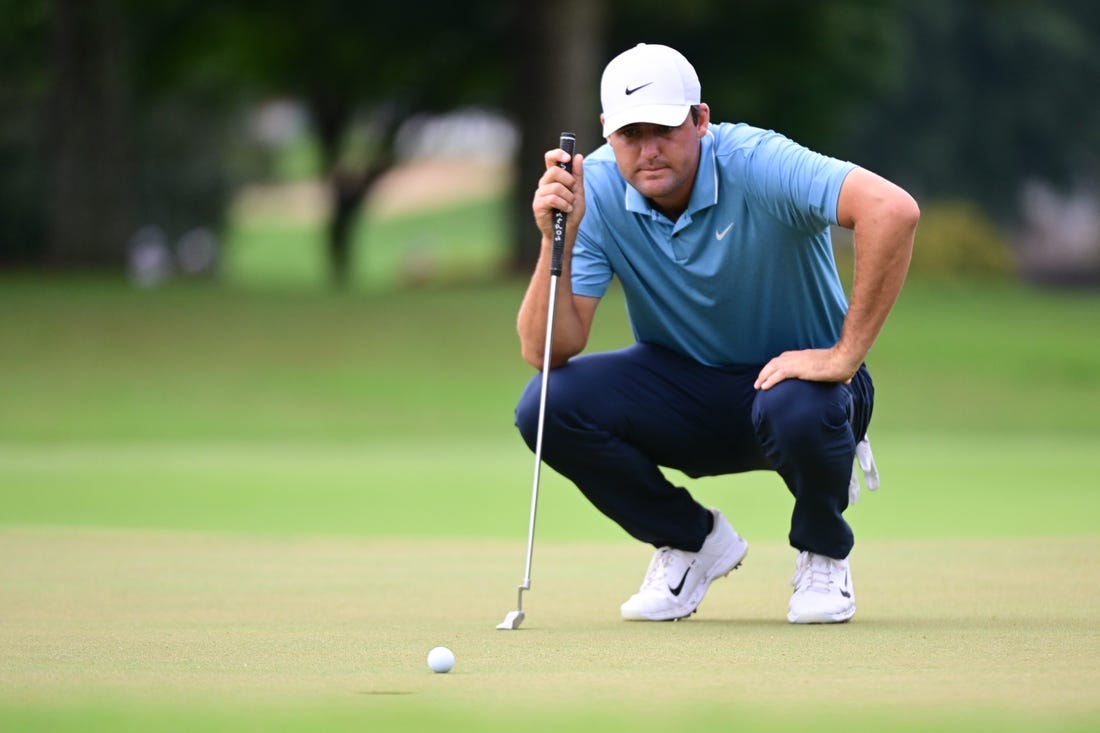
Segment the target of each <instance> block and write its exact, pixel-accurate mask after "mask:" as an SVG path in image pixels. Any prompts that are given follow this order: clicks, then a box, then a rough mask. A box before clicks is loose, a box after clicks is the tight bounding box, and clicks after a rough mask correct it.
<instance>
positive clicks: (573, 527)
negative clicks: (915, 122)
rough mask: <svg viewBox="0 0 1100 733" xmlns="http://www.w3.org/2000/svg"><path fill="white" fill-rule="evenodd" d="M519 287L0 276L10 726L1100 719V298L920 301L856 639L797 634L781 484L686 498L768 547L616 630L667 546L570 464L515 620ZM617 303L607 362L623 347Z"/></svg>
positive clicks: (819, 631) (900, 331)
mask: <svg viewBox="0 0 1100 733" xmlns="http://www.w3.org/2000/svg"><path fill="white" fill-rule="evenodd" d="M523 285H524V284H523V283H522V282H519V281H516V282H503V283H497V284H484V285H477V286H472V285H471V286H467V287H452V288H435V289H426V290H421V291H411V292H410V291H400V290H377V291H368V292H350V293H347V294H343V295H338V294H327V293H323V292H311V291H308V290H294V291H286V292H276V291H273V290H265V289H258V290H248V289H241V288H228V287H226V288H219V287H216V286H209V287H204V286H196V285H173V286H171V287H168V288H166V289H163V290H157V291H134V290H131V289H129V288H128V287H126V286H125V285H123V284H121V283H117V282H109V281H104V280H101V279H92V278H88V279H77V278H71V279H70V278H59V279H56V280H31V279H23V278H18V277H11V276H9V277H6V278H4V279H2V280H0V309H2V311H3V312H4V313H5V314H6V315H5V317H4V318H3V319H0V343H3V344H4V349H5V351H4V359H3V361H2V362H0V377H2V379H0V406H2V409H0V507H2V509H0V557H2V558H3V559H2V560H0V617H2V619H3V621H2V623H0V729H4V730H9V729H10V730H22V729H33V730H43V729H45V730H49V729H57V730H84V729H100V728H102V729H112V730H147V729H173V728H178V729H181V730H182V729H188V730H190V729H194V728H198V727H203V728H208V729H218V730H242V729H256V730H288V731H295V730H321V729H324V730H361V729H364V728H369V729H397V730H404V729H407V730H427V729H431V728H433V727H437V726H438V727H442V726H446V727H447V728H448V730H471V731H475V730H476V731H483V730H489V731H495V730H514V729H516V728H517V727H520V726H522V727H523V728H524V729H526V730H560V729H577V730H589V729H591V730H607V731H615V730H624V731H625V730H630V731H648V730H654V731H656V730H662V731H663V730H668V729H669V728H676V729H679V728H684V729H688V728H699V729H727V728H731V727H739V728H742V729H745V730H787V729H792V728H794V727H806V726H812V727H813V728H814V729H815V730H845V731H849V730H851V729H852V727H853V726H855V727H856V728H858V729H866V730H925V729H937V730H960V731H961V730H968V731H969V730H975V729H996V730H1009V731H1012V730H1094V729H1095V728H1096V727H1097V726H1098V725H1100V703H1097V702H1096V700H1095V698H1096V695H1095V692H1094V691H1095V690H1096V689H1097V688H1098V686H1100V663H1098V660H1100V643H1098V638H1100V637H1098V636H1097V634H1096V631H1095V629H1096V628H1097V625H1098V623H1100V574H1098V573H1097V571H1096V569H1095V563H1093V562H1092V558H1095V557H1096V555H1097V552H1098V551H1100V533H1098V532H1097V529H1096V527H1097V520H1098V519H1100V499H1098V498H1097V495H1096V494H1097V492H1096V490H1095V489H1096V477H1097V476H1098V475H1100V451H1098V450H1097V446H1098V445H1100V341H1098V340H1097V339H1096V337H1095V325H1096V324H1097V323H1100V298H1097V297H1096V296H1095V295H1090V294H1048V293H1041V292H1035V291H1030V290H1026V289H1022V288H1016V287H1011V286H962V285H959V286H953V287H946V286H932V285H926V284H921V283H912V284H911V285H910V287H908V288H907V290H906V292H905V294H904V295H903V298H902V300H901V302H900V303H899V304H898V307H897V309H896V311H895V313H894V314H893V315H892V317H891V321H890V323H889V324H888V325H887V329H886V332H885V333H884V335H883V338H882V339H881V341H880V342H879V344H878V346H877V347H876V349H875V351H874V353H873V354H872V356H871V358H870V359H869V364H870V367H871V370H872V373H873V374H874V376H875V379H876V383H877V385H876V386H877V390H878V398H877V404H876V415H875V418H874V422H873V424H872V429H871V436H872V441H873V443H874V446H875V454H876V459H877V461H878V464H879V469H880V471H881V474H882V481H883V488H882V489H881V490H880V491H879V492H877V493H875V494H869V495H868V494H865V495H864V496H863V498H862V499H861V501H860V503H859V504H858V505H857V506H855V507H853V508H852V509H851V510H850V512H849V517H850V519H851V521H852V524H853V526H854V527H855V530H856V533H857V548H856V552H855V554H854V556H853V570H854V577H855V582H856V590H857V596H858V600H859V609H860V610H859V613H858V614H857V616H856V619H855V620H854V621H853V623H851V624H848V625H845V626H841V627H832V628H809V629H803V628H795V627H791V626H789V625H787V624H786V623H785V621H784V614H785V612H786V598H787V593H788V590H789V589H788V586H787V585H786V583H787V580H788V579H789V578H790V574H791V572H792V571H793V552H791V551H790V550H789V548H787V547H786V546H785V535H786V529H787V519H788V515H789V511H790V499H789V497H788V496H787V494H786V490H785V489H784V488H783V487H782V485H781V483H779V481H778V479H777V478H776V477H775V476H773V475H771V474H766V473H756V474H750V475H747V476H740V477H722V478H714V479H706V480H703V481H700V482H693V483H692V484H691V485H692V487H693V490H694V491H695V493H696V495H697V496H698V497H699V498H700V499H701V500H703V501H705V502H707V503H711V504H716V505H719V506H721V507H722V508H723V510H724V511H726V513H727V514H728V515H729V516H730V517H731V519H732V521H733V522H734V524H735V526H737V527H738V529H739V531H741V532H742V533H743V534H744V535H746V537H747V538H748V539H749V541H750V543H751V544H752V549H751V550H750V554H749V558H748V560H747V561H746V564H745V566H744V567H743V568H742V569H741V570H739V571H737V572H736V573H734V574H732V575H731V576H730V578H729V579H727V580H725V581H722V582H721V583H720V584H718V585H716V586H715V587H714V589H713V590H712V592H711V594H710V595H708V597H707V600H706V602H705V603H704V605H703V607H702V608H701V610H700V613H699V614H698V615H697V616H695V617H694V618H692V619H690V620H688V621H686V622H683V623H678V624H657V625H648V624H628V623H625V622H622V621H620V620H619V618H618V615H617V613H618V604H619V603H620V602H621V601H622V600H623V599H624V598H625V597H626V596H627V595H629V594H630V593H631V592H633V590H635V589H636V586H637V583H638V582H639V581H640V579H641V575H642V573H643V571H644V569H645V564H646V562H647V561H648V556H649V552H648V550H647V549H646V548H644V547H641V546H638V545H637V544H636V543H634V542H632V541H630V540H628V539H627V538H625V536H624V535H623V534H622V533H621V531H619V530H618V529H617V528H615V527H613V526H610V525H609V523H608V522H607V521H606V520H604V519H602V518H601V517H600V516H598V515H597V513H596V512H595V511H593V510H592V509H591V508H590V507H589V506H588V505H587V504H586V503H585V502H584V501H583V499H582V498H581V497H580V496H579V494H578V492H576V491H575V489H573V488H572V487H570V486H569V485H567V484H566V482H564V481H563V480H562V479H560V477H558V476H556V475H554V474H553V473H552V472H545V473H544V474H543V483H542V488H543V491H542V494H541V497H540V506H539V527H538V537H539V539H538V541H537V544H536V552H535V569H534V578H535V582H534V588H533V590H532V592H531V593H529V594H527V596H526V598H525V606H527V608H528V614H529V616H528V621H527V622H526V623H525V625H524V627H523V629H522V630H521V631H519V632H516V633H504V632H497V631H496V630H495V629H494V628H493V626H494V625H495V624H496V623H497V622H499V621H500V620H501V618H503V615H504V614H505V613H506V612H507V611H509V610H511V609H512V608H513V607H514V604H515V587H516V584H517V583H518V582H519V581H520V580H521V579H522V571H523V551H524V543H525V540H526V520H527V510H528V506H529V499H530V481H531V468H532V465H531V456H530V453H529V452H527V450H526V449H525V448H524V446H523V445H522V442H521V441H520V439H519V437H518V435H517V434H516V432H515V430H514V428H513V427H512V426H511V413H512V407H513V404H514V401H515V399H516V397H517V395H518V393H519V390H520V389H522V387H523V385H524V384H525V383H526V381H527V380H528V379H529V378H530V377H531V376H533V372H532V371H531V369H530V368H529V367H528V366H526V365H525V364H523V363H522V361H521V360H520V358H519V355H518V347H517V344H516V340H515V337H514V325H513V324H514V317H515V309H516V307H517V305H518V303H519V299H520V297H521V295H522V292H523ZM600 309H601V310H600V317H599V319H598V330H597V332H596V333H595V334H594V343H593V344H592V348H612V347H615V346H618V345H625V344H626V343H627V342H628V341H629V331H628V329H627V326H626V323H625V317H624V313H623V305H622V302H621V299H620V298H619V297H618V295H617V294H615V293H614V292H613V293H612V295H611V296H610V297H609V299H608V302H605V303H604V304H602V305H601V306H600ZM551 384H552V383H551ZM551 388H552V387H551ZM437 644H445V645H447V646H450V647H451V648H453V649H454V650H455V652H456V653H457V655H458V664H457V666H456V668H455V671H454V672H453V673H451V674H449V675H445V676H439V675H433V674H432V673H431V672H430V671H429V670H428V669H427V667H426V665H425V662H424V655H425V654H426V653H427V651H428V649H429V648H431V647H432V646H435V645H437ZM822 711H825V714H824V715H822ZM823 717H824V718H825V719H824V720H822V718H823Z"/></svg>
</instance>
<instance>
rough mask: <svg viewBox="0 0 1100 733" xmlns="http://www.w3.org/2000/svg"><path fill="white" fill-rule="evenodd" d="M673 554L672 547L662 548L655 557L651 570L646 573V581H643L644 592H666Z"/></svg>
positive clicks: (650, 565) (651, 563) (651, 561)
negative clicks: (666, 581)
mask: <svg viewBox="0 0 1100 733" xmlns="http://www.w3.org/2000/svg"><path fill="white" fill-rule="evenodd" d="M673 552H674V550H673V549H672V548H671V547H662V548H660V549H658V550H657V552H656V553H655V554H654V555H653V559H652V560H650V562H649V568H648V569H647V570H646V572H645V579H644V580H643V581H642V589H643V590H644V589H646V588H657V589H660V590H664V589H665V588H666V587H667V586H666V585H665V578H666V577H668V566H669V565H670V564H671V563H672V558H673V554H672V553H673ZM635 577H637V576H635Z"/></svg>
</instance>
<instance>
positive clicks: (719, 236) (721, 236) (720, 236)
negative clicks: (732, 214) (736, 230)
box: [714, 221, 733, 242]
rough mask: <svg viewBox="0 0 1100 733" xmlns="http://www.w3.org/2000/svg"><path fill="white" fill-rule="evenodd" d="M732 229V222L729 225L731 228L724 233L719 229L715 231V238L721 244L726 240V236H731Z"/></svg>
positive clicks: (727, 228)
mask: <svg viewBox="0 0 1100 733" xmlns="http://www.w3.org/2000/svg"><path fill="white" fill-rule="evenodd" d="M732 228H733V222H732V221H731V222H730V223H729V226H727V227H726V228H725V229H723V230H722V231H718V230H717V229H715V230H714V238H715V239H717V240H718V241H719V242H721V241H722V240H723V239H725V238H726V235H727V234H729V232H730V229H732Z"/></svg>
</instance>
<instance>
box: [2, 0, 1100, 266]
mask: <svg viewBox="0 0 1100 733" xmlns="http://www.w3.org/2000/svg"><path fill="white" fill-rule="evenodd" d="M0 17H3V19H4V22H3V23H0V109H2V110H3V114H2V115H0V266H3V267H8V268H14V267H19V268H34V269H42V268H46V269H51V270H54V269H63V270H75V269H97V270H108V271H112V272H115V271H119V272H121V271H122V268H124V267H126V266H129V267H130V268H131V270H133V269H134V268H135V267H137V269H139V270H141V271H149V272H152V275H151V276H150V277H149V278H148V282H155V281H157V279H158V276H157V271H158V267H159V268H161V269H163V270H167V269H169V268H170V267H171V266H172V265H170V264H169V263H166V262H162V260H164V258H166V257H175V256H177V255H179V252H174V253H173V252H169V253H168V254H165V250H166V248H168V247H169V244H170V243H173V242H175V243H181V242H187V243H188V245H189V247H188V251H189V252H190V253H191V255H189V260H188V261H189V263H190V264H187V265H186V266H185V267H184V268H183V269H185V270H190V271H193V272H195V273H200V272H203V271H205V270H210V271H213V270H214V269H215V265H216V260H217V259H219V258H224V259H226V261H232V262H236V263H238V265H239V264H240V263H248V262H250V261H252V260H253V259H255V260H256V261H257V262H259V261H260V260H265V259H266V260H267V261H269V264H268V265H266V266H267V267H269V268H273V269H279V268H280V267H281V268H282V269H283V270H284V271H291V270H295V269H299V270H300V269H307V265H306V264H305V263H306V259H305V258H306V257H307V256H306V255H304V254H303V253H302V251H301V250H302V249H308V250H309V255H308V257H311V258H313V259H311V260H310V262H314V261H315V263H321V264H320V267H321V272H319V273H316V274H317V276H318V278H319V280H320V281H321V282H325V281H327V282H330V283H333V284H335V285H348V284H349V283H359V282H361V281H362V273H363V271H364V269H365V268H367V267H368V265H367V264H364V263H373V264H371V265H370V266H371V267H378V266H380V264H379V262H378V261H377V260H372V259H371V257H372V250H374V249H378V250H379V251H385V247H386V246H387V245H386V244H385V242H386V238H387V237H392V236H401V237H403V239H402V241H401V242H400V243H399V244H397V245H394V244H393V243H392V242H391V243H390V245H389V248H390V252H391V254H390V255H386V256H389V257H391V259H399V260H400V262H401V264H400V265H394V266H393V267H392V268H391V270H392V271H393V272H398V273H400V278H401V280H402V282H405V283H406V284H408V283H412V284H422V283H423V282H426V281H431V280H432V279H433V277H435V276H436V274H437V273H438V271H439V270H440V268H441V267H442V266H445V265H446V261H450V260H454V259H456V257H455V256H454V252H455V251H457V250H462V249H463V248H464V247H467V246H468V245H467V243H465V242H466V240H465V239H463V237H466V238H471V239H476V238H478V237H479V236H480V238H481V239H483V240H491V241H488V242H484V243H482V245H481V246H483V247H495V248H496V249H495V250H494V253H493V254H491V255H485V254H480V255H476V256H472V257H471V258H468V260H467V267H468V268H471V269H478V270H480V271H486V270H488V271H490V272H491V273H495V274H505V273H507V272H510V271H524V270H526V268H527V267H529V265H530V263H531V262H532V261H533V258H534V257H535V256H536V254H537V240H536V236H537V235H536V232H535V230H534V228H533V226H532V225H531V223H530V216H529V206H530V203H529V197H530V190H531V189H532V187H533V186H534V182H535V180H537V178H538V175H539V172H540V170H541V166H542V152H543V151H544V150H546V149H547V148H549V147H551V146H552V145H553V144H554V142H555V141H556V140H557V135H558V132H559V131H560V130H562V129H574V130H575V131H576V132H577V133H578V137H579V140H580V147H581V149H583V150H585V151H587V150H591V149H593V148H595V147H596V146H597V145H598V144H600V143H601V142H602V140H601V139H600V137H599V127H598V115H599V74H600V71H601V70H602V67H603V65H604V64H605V63H606V62H607V60H609V59H610V58H611V57H612V56H614V55H615V54H617V53H619V52H620V51H622V50H624V49H625V48H628V47H629V46H631V45H633V44H635V43H637V42H639V41H646V42H660V43H667V44H669V45H673V46H675V47H677V48H679V49H681V50H682V51H684V52H685V54H686V55H687V56H688V57H689V58H691V59H692V61H693V62H694V64H695V66H696V68H697V69H698V71H699V74H700V77H701V81H702V85H703V95H704V99H705V100H706V101H708V102H709V103H710V105H711V107H712V110H713V112H714V117H715V119H717V120H729V121H744V122H748V123H750V124H753V125H757V126H761V127H767V128H772V129H776V130H779V131H781V132H783V133H784V134H787V135H788V136H790V137H792V138H793V139H795V140H797V141H799V142H802V143H804V144H806V145H808V146H810V147H813V148H815V149H817V150H819V151H821V152H824V153H828V154H831V155H834V156H837V157H841V158H847V159H850V160H853V161H856V162H858V163H860V164H861V165H864V166H865V167H868V168H870V169H872V170H875V171H877V172H879V173H881V174H883V175H886V176H887V177H889V178H892V179H893V180H895V181H897V182H898V183H899V184H901V185H902V186H904V187H906V188H907V189H909V190H910V191H911V192H912V193H913V194H914V195H915V196H917V198H918V200H919V201H920V202H921V204H922V208H923V210H924V213H925V216H924V220H923V223H922V226H921V230H920V232H919V234H918V253H917V257H916V260H915V263H914V272H921V273H926V274H927V275H928V276H930V277H941V276H945V277H954V276H959V275H962V276H972V275H981V276H992V277H1006V276H1023V277H1025V278H1028V279H1031V280H1035V281H1042V282H1049V283H1075V284H1079V283H1085V284H1090V285H1095V284H1097V283H1100V214H1098V213H1097V212H1098V210H1100V207H1098V204H1097V201H1098V199H1097V184H1098V181H1100V105H1098V104H1097V100H1096V92H1097V90H1098V89H1100V5H1098V4H1096V3H1095V2H1093V1H1092V0H1050V1H1049V2H1043V3H1037V2H1031V1H1029V0H962V1H961V2H954V1H950V0H930V2H921V3H917V2H902V1H900V0H898V1H892V0H834V1H833V2H828V3H816V2H800V1H798V0H742V1H741V2H736V3H729V2H719V1H718V0H681V1H680V2H679V3H677V4H676V8H675V11H672V10H671V9H670V7H669V6H668V4H667V3H663V2H662V3H659V2H657V0H545V1H544V2H531V3H521V2H509V1H508V0H470V1H469V2H466V3H461V4H456V3H450V2H438V1H436V0H422V2H419V3H384V4H376V3H362V2H356V1H351V0H347V1H344V0H314V1H313V2H310V3H306V4H302V3H297V2H294V3H292V2H289V0H268V2H264V3H249V2H240V1H233V0H222V1H220V2H216V1H213V0H210V1H203V0H190V1H185V0H162V1H161V2H157V3H145V2H141V1H140V0H0ZM448 121H449V124H448ZM462 124H465V125H466V127H465V128H463V127H462ZM456 130H457V131H458V132H456ZM432 157H434V158H436V159H438V158H446V159H448V160H450V161H451V162H452V163H453V165H450V166H448V167H445V168H442V169H439V168H437V169H433V171H434V172H433V173H432V175H433V176H434V177H435V178H436V179H438V178H441V177H444V176H449V177H450V184H449V185H451V186H452V188H455V187H457V188H458V189H460V190H462V191H464V192H465V193H466V194H467V195H468V196H474V193H476V192H478V191H483V192H484V196H483V197H482V198H488V199H491V200H492V201H493V202H495V204H493V205H491V206H490V207H489V208H485V209H484V210H483V214H484V215H483V216H480V217H475V218H474V219H472V220H470V219H468V213H467V214H459V213H456V212H451V213H450V214H447V215H442V216H440V217H438V219H439V221H438V226H437V228H436V229H434V230H432V233H428V234H425V232H424V231H423V230H418V231H417V232H414V233H411V234H409V233H406V234H401V231H402V226H403V225H402V224H400V223H399V222H396V221H392V220H391V221H387V220H386V217H384V216H376V214H379V212H384V211H385V207H384V206H382V205H381V204H378V201H379V200H381V199H383V198H384V196H383V194H384V193H385V184H386V182H387V181H391V182H392V181H393V180H395V178H394V175H395V172H397V171H399V170H402V169H407V168H409V167H410V166H411V165H412V164H413V163H414V162H416V160H417V159H423V158H432ZM485 161H488V164H487V165H480V163H482V162H485ZM486 179H489V180H488V183H487V182H486ZM293 184H301V185H300V187H299V188H296V189H293V191H295V192H297V196H296V197H294V196H291V197H290V198H286V199H282V198H279V197H278V196H275V197H274V198H272V197H268V198H267V199H265V200H266V201H267V206H266V208H265V207H264V206H262V205H261V206H248V205H245V204H244V203H242V202H247V201H254V200H255V199H256V192H257V190H258V189H257V187H258V186H266V187H267V189H268V192H269V193H271V192H272V191H273V190H274V189H275V187H279V186H281V187H283V188H281V189H279V190H280V192H281V193H280V194H279V195H286V196H290V193H289V192H288V189H287V188H286V187H287V186H290V185H293ZM441 185H442V184H441V183H440V181H439V180H434V179H433V178H432V176H429V177H428V178H420V179H413V180H412V182H411V183H406V185H405V190H406V192H407V193H408V192H411V194H412V195H413V196H414V197H417V196H419V197H420V198H422V199H423V201H424V202H425V206H427V205H428V204H430V203H431V202H433V201H435V200H436V199H435V198H434V197H433V195H432V191H433V190H434V189H435V188H438V187H439V186H441ZM250 197H251V198H250ZM474 198H476V196H474ZM303 199H304V200H306V201H307V202H308V203H309V206H308V207H307V209H308V211H309V212H310V215H309V216H304V217H298V218H299V219H301V221H298V222H297V229H294V227H290V228H289V229H288V226H287V225H286V222H287V220H290V219H294V218H295V216H294V211H295V210H296V209H295V207H296V206H297V205H298V204H299V203H300V202H301V201H302V200H303ZM296 202H297V203H296ZM375 204H378V205H375ZM480 205H481V204H478V206H480ZM242 212H243V213H242ZM456 222H458V223H456ZM486 222H492V224H491V225H489V224H487V223H486ZM471 227H473V228H476V229H477V230H478V231H470V230H469V229H470V228H471ZM462 228H465V229H466V231H464V232H461V233H459V232H458V231H457V230H459V229H462ZM291 230H293V231H294V232H296V233H293V234H292V233H290V232H291ZM284 240H285V246H284V244H279V243H280V242H284ZM291 240H293V242H291ZM215 243H216V244H215ZM469 246H470V247H473V248H474V249H476V247H477V246H478V245H469ZM158 247H159V249H158ZM395 247H396V248H398V249H400V250H401V252H400V253H396V254H394V253H393V250H394V248H395ZM177 249H178V247H177ZM215 250H216V251H217V257H215V255H214V252H215ZM234 250H236V251H234ZM260 250H263V251H265V252H268V253H269V254H268V255H265V257H259V256H253V255H251V254H249V253H250V252H252V253H255V252H258V251H260ZM158 252H160V254H159V255H158ZM295 257H298V258H299V259H295ZM158 258H159V259H158ZM479 258H480V259H479ZM185 259H186V258H185ZM274 260H280V261H281V262H282V264H271V261H274ZM457 260H461V257H457ZM441 261H443V265H441ZM316 266H317V265H316V264H314V267H316ZM454 267H457V268H458V270H461V263H459V264H456V265H454ZM369 279H370V278H368V280H369Z"/></svg>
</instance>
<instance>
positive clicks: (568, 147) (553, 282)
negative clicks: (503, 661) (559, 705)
mask: <svg viewBox="0 0 1100 733" xmlns="http://www.w3.org/2000/svg"><path fill="white" fill-rule="evenodd" d="M575 145H576V136H574V135H573V133H571V132H563V133H562V134H561V149H562V150H564V151H565V152H567V153H569V161H568V162H566V163H560V164H559V165H560V166H561V167H562V168H564V169H565V170H567V171H568V170H572V169H573V149H574V147H575ZM564 249H565V212H563V211H556V210H555V211H554V247H553V250H551V254H550V300H549V303H548V304H547V308H546V342H545V344H544V346H543V353H542V393H541V394H540V395H539V422H538V430H537V431H536V435H535V479H534V482H533V483H532V486H531V520H530V523H529V524H528V526H527V564H526V566H525V569H524V571H523V583H522V584H521V585H520V586H519V594H518V598H517V599H516V610H514V611H509V612H508V615H507V616H505V617H504V620H503V621H501V622H500V623H499V624H497V628H498V629H501V630H504V631H514V630H515V629H518V628H519V625H520V624H522V623H523V619H524V618H525V617H526V614H524V613H523V591H525V590H531V556H532V555H533V553H534V550H535V515H536V513H537V511H538V505H539V475H540V473H541V469H542V429H543V422H544V421H545V419H546V390H547V387H548V386H549V382H550V340H551V338H552V336H553V334H554V309H555V307H556V305H557V300H558V278H559V277H560V276H561V260H562V253H563V250H564Z"/></svg>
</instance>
